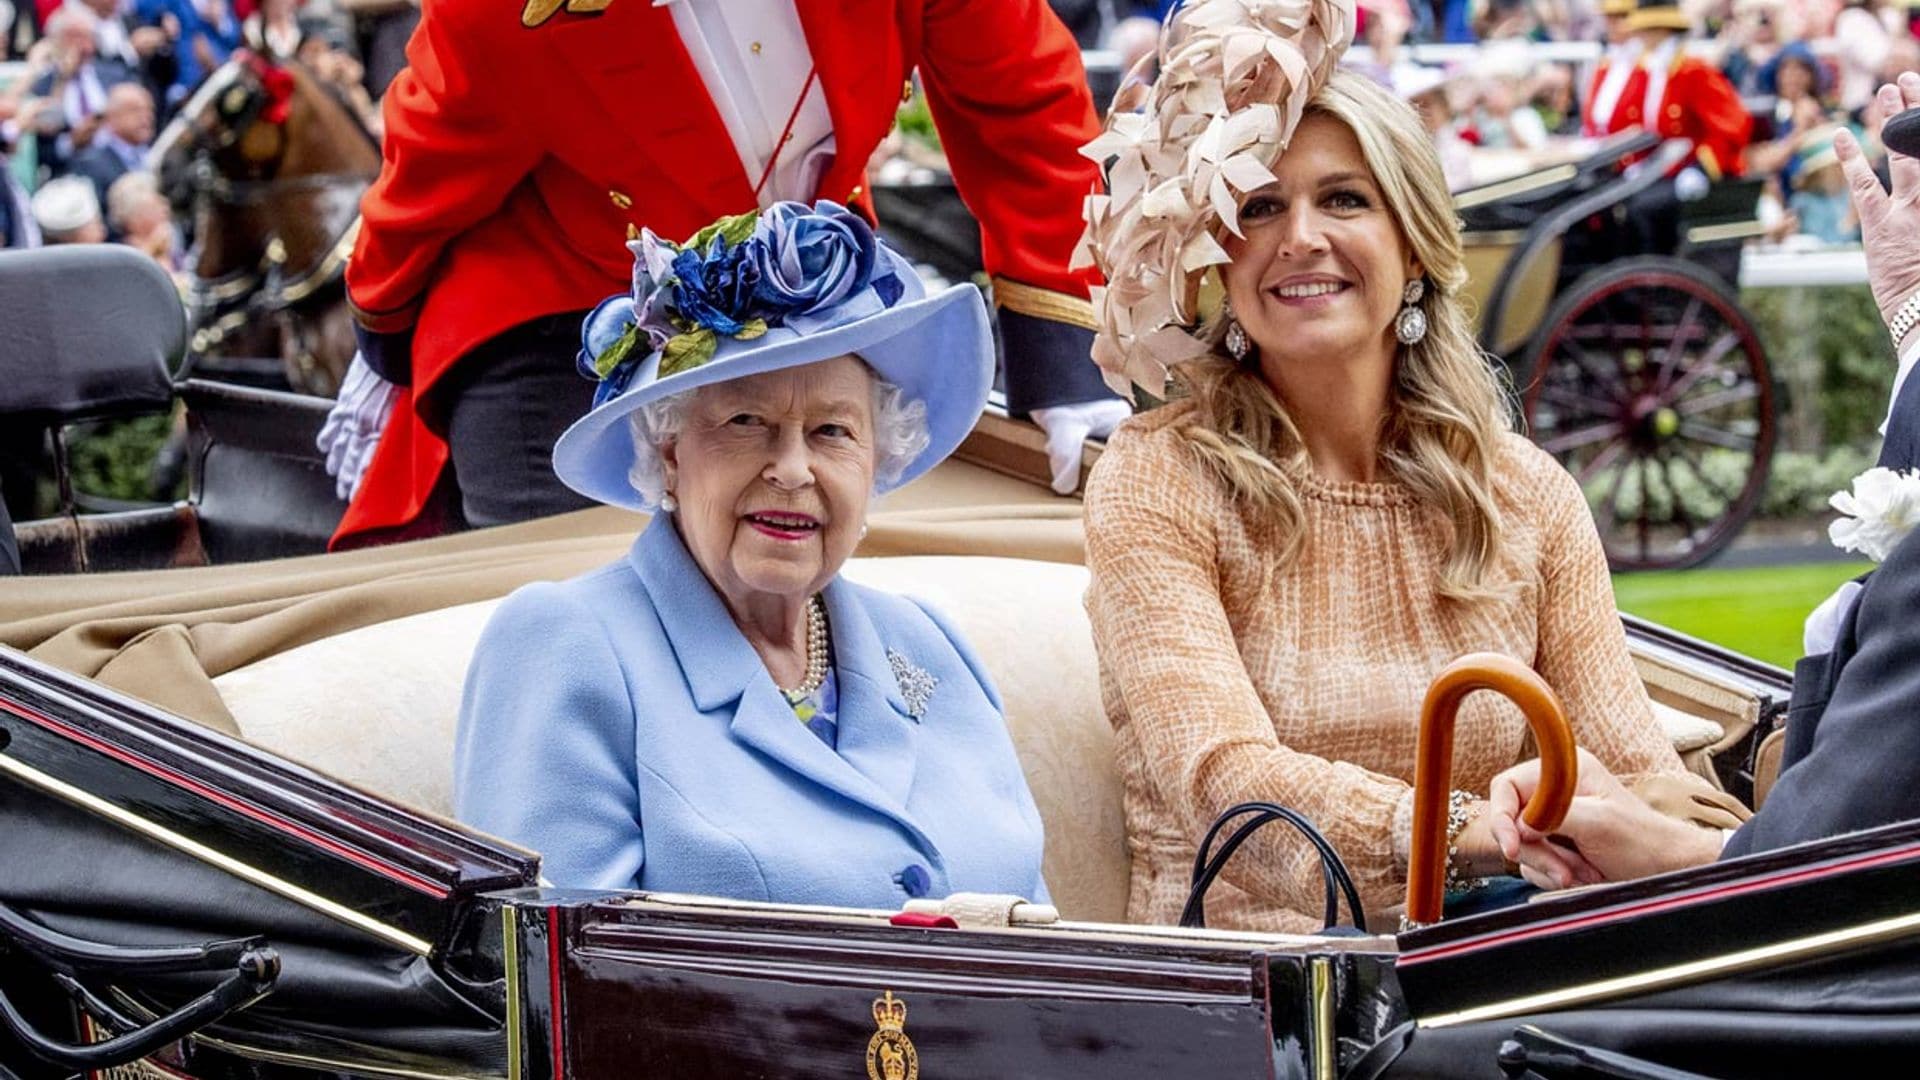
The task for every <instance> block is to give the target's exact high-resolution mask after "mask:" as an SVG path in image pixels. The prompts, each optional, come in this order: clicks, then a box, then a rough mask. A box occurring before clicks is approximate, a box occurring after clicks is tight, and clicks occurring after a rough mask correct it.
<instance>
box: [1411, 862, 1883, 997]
mask: <svg viewBox="0 0 1920 1080" xmlns="http://www.w3.org/2000/svg"><path fill="white" fill-rule="evenodd" d="M1915 855H1920V843H1911V844H1907V845H1905V846H1902V847H1897V848H1893V849H1891V850H1888V851H1876V852H1873V853H1871V854H1867V855H1857V856H1854V857H1852V858H1848V859H1843V860H1841V861H1839V862H1836V863H1829V864H1827V865H1825V866H1816V867H1808V868H1803V869H1799V870H1780V871H1776V872H1774V873H1772V874H1766V875H1763V876H1761V877H1756V878H1749V879H1747V880H1745V881H1736V882H1731V883H1729V884H1726V885H1719V886H1715V887H1713V888H1710V889H1703V890H1701V891H1700V892H1694V893H1687V894H1685V895H1683V896H1669V897H1664V898H1661V899H1654V900H1643V901H1640V902H1639V903H1637V904H1628V905H1626V906H1624V907H1618V908H1613V909H1611V910H1608V911H1600V912H1594V913H1591V914H1587V915H1578V916H1573V917H1571V918H1567V919H1561V920H1558V921H1555V922H1549V923H1537V924H1535V925H1533V926H1528V927H1523V928H1520V929H1517V930H1507V931H1499V932H1495V933H1491V934H1487V935H1485V936H1482V937H1477V938H1468V939H1467V940H1465V941H1456V942H1454V943H1452V944H1450V945H1437V946H1435V947H1433V948H1431V949H1421V950H1419V951H1417V952H1410V953H1401V954H1400V959H1399V960H1398V961H1396V962H1395V964H1394V966H1395V967H1412V966H1414V965H1415V964H1424V963H1426V962H1427V961H1429V960H1445V959H1447V958H1449V957H1454V956H1459V955H1461V954H1462V953H1469V952H1478V951H1479V950H1481V949H1489V948H1494V947H1496V946H1500V945H1512V944H1515V943H1517V942H1521V941H1527V940H1530V939H1532V938H1537V937H1544V936H1545V935H1548V934H1561V933H1565V932H1567V931H1569V930H1581V929H1585V928H1586V927H1589V926H1596V925H1600V924H1603V923H1610V922H1616V921H1618V920H1620V919H1627V918H1632V917H1633V916H1636V915H1655V914H1658V913H1660V912H1662V911H1671V910H1673V909H1675V908H1683V907H1691V906H1693V905H1694V904H1697V903H1702V902H1704V901H1710V900H1725V899H1727V898H1729V897H1734V896H1741V895H1744V894H1746V893H1751V892H1760V891H1762V890H1764V889H1771V888H1776V887H1778V886H1781V885H1797V884H1799V883H1801V882H1803V881H1817V880H1819V879H1820V878H1824V877H1832V876H1833V875H1835V874H1841V873H1846V872H1849V871H1854V870H1869V869H1872V868H1873V867H1876V866H1886V865H1889V864H1891V863H1899V862H1906V861H1908V860H1910V859H1912V858H1913V857H1914V856H1915Z"/></svg>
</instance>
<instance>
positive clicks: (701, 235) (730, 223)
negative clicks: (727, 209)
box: [687, 210, 760, 253]
mask: <svg viewBox="0 0 1920 1080" xmlns="http://www.w3.org/2000/svg"><path fill="white" fill-rule="evenodd" d="M759 221H760V211H758V210H749V211H747V212H746V213H744V214H732V215H729V216H727V217H723V218H721V219H720V220H718V221H716V222H714V223H713V224H711V225H709V226H707V227H706V228H704V229H701V230H700V231H699V232H697V233H694V234H693V239H691V240H688V241H687V247H689V248H691V249H693V250H694V251H698V252H702V253H705V252H706V250H707V247H708V245H710V244H712V243H713V238H714V237H716V236H717V237H719V238H720V239H722V240H725V241H726V242H727V243H728V244H729V245H732V244H739V243H742V242H744V241H745V240H746V238H747V237H749V236H752V235H753V227H754V226H755V225H756V224H758V223H759Z"/></svg>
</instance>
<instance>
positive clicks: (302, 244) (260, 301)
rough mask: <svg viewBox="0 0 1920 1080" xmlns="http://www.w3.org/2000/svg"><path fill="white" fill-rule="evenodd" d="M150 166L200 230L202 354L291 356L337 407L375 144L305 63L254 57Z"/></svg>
mask: <svg viewBox="0 0 1920 1080" xmlns="http://www.w3.org/2000/svg"><path fill="white" fill-rule="evenodd" d="M148 163H149V166H150V167H151V168H152V169H153V171H154V173H155V175H156V176H157V178H158V180H159V183H160V188H161V191H162V192H164V193H165V194H166V196H167V198H168V199H169V200H171V201H172V202H173V204H174V206H175V207H176V208H179V209H182V210H183V211H184V212H187V213H190V214H191V220H192V222H193V235H194V245H193V251H192V253H191V261H192V264H193V268H192V276H191V279H190V282H189V284H188V287H187V293H188V295H187V298H186V300H187V307H188V319H189V331H190V334H191V338H190V354H189V355H190V357H191V358H193V359H198V358H200V357H207V356H229V357H253V356H262V355H276V354H277V355H278V356H279V357H280V360H281V362H282V365H283V368H284V370H285V373H286V380H287V383H288V385H289V386H291V387H292V388H293V389H294V390H296V391H299V392H302V393H308V394H315V395H319V396H323V397H331V396H332V395H333V394H334V393H335V392H336V391H337V390H338V388H339V385H340V380H341V378H342V377H343V376H344V375H345V374H346V370H347V364H348V362H349V361H351V360H352V358H353V352H354V339H353V322H352V315H351V312H350V310H349V308H348V305H347V297H346V284H345V273H346V260H347V256H348V255H349V253H350V252H351V251H352V248H353V240H354V236H355V235H356V233H357V232H358V229H359V208H360V195H361V193H362V192H364V191H365V190H366V188H367V186H368V185H369V184H371V183H372V182H373V179H374V177H375V176H377V175H378V174H379V171H380V147H379V144H378V143H377V142H376V141H375V140H374V137H373V136H372V134H370V133H369V132H368V131H367V129H366V127H365V126H364V125H363V124H362V123H361V122H360V120H359V118H358V117H356V116H355V115H354V113H353V112H352V111H351V109H349V107H348V106H347V105H346V103H345V102H344V101H343V100H342V99H341V98H340V97H339V96H338V95H337V94H335V93H334V92H333V91H332V90H331V89H329V88H328V87H327V86H326V85H325V84H324V83H323V82H322V81H321V80H320V79H319V78H318V77H317V76H315V75H314V74H313V73H312V72H311V71H309V70H308V69H307V68H305V67H304V66H302V65H301V64H299V63H298V62H295V61H286V62H278V63H276V62H273V61H270V60H268V59H266V58H264V57H262V56H260V55H259V54H257V53H254V52H252V51H249V50H245V49H241V50H238V51H236V52H235V53H234V54H233V56H232V57H231V58H229V59H228V61H227V62H226V63H225V64H223V65H221V66H220V67H219V68H218V69H216V70H215V71H214V72H213V73H212V74H211V75H209V76H208V77H207V78H206V79H205V80H204V81H203V82H202V83H201V84H200V86H199V88H198V89H196V90H195V91H194V93H193V95H192V96H191V97H189V98H188V99H187V102H186V104H185V105H183V106H182V107H181V108H180V111H179V113H178V114H176V115H175V117H174V118H173V120H172V121H171V122H169V123H168V125H167V127H166V130H164V131H162V132H161V133H160V137H159V138H158V139H157V140H155V142H154V145H153V149H152V150H151V151H150V152H149V155H148ZM193 359H190V361H189V363H192V362H193Z"/></svg>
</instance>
